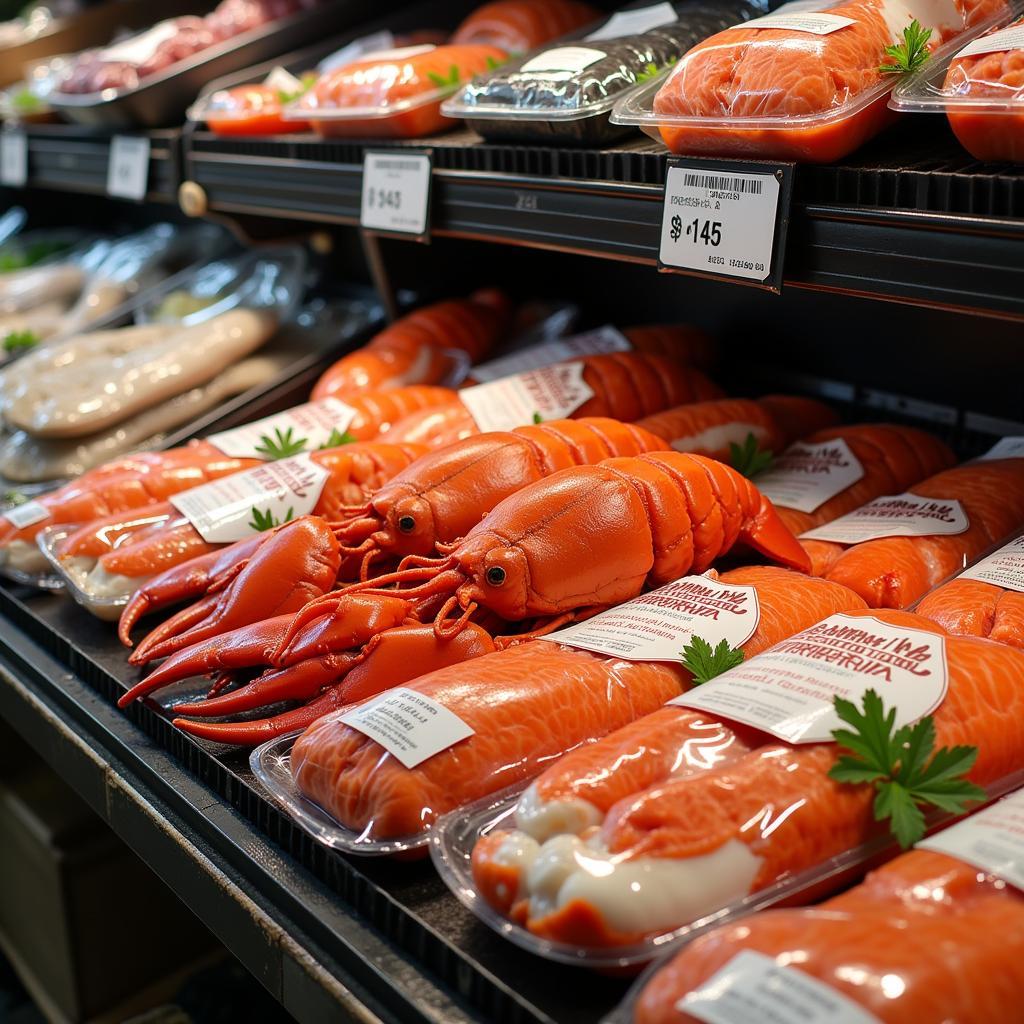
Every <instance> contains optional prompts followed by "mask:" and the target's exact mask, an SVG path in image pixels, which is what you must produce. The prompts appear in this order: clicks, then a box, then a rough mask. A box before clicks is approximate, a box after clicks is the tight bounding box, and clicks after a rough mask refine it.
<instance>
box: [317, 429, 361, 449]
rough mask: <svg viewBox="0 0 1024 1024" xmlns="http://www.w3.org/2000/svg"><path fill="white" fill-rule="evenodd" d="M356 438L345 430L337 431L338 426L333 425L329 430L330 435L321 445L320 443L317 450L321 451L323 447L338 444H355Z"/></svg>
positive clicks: (334, 446)
mask: <svg viewBox="0 0 1024 1024" xmlns="http://www.w3.org/2000/svg"><path fill="white" fill-rule="evenodd" d="M358 440H359V438H357V437H355V436H353V435H352V434H350V433H349V432H348V431H347V430H346V431H345V433H343V434H342V433H340V432H339V430H338V428H337V427H335V428H334V429H333V430H332V431H331V436H330V437H329V438H327V440H326V441H324V443H323V444H322V445H320V448H319V451H323V450H324V449H325V448H337V447H338V446H339V445H343V444H355V443H356V441H358Z"/></svg>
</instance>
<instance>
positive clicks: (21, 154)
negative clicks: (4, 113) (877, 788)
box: [0, 132, 28, 188]
mask: <svg viewBox="0 0 1024 1024" xmlns="http://www.w3.org/2000/svg"><path fill="white" fill-rule="evenodd" d="M27 181H28V139H27V138H26V137H25V133H24V132H4V133H3V135H0V184H2V185H12V186H13V187H14V188H23V187H24V186H25V183H26V182H27Z"/></svg>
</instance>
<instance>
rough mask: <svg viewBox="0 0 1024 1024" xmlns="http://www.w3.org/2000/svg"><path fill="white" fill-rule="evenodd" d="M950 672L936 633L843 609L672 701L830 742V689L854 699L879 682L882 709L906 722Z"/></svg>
mask: <svg viewBox="0 0 1024 1024" xmlns="http://www.w3.org/2000/svg"><path fill="white" fill-rule="evenodd" d="M947 675H948V673H947V670H946V646H945V643H944V641H943V639H942V637H941V636H939V635H937V634H935V633H929V632H927V631H925V630H922V629H912V628H910V627H908V626H892V625H890V624H889V623H886V622H882V621H881V620H880V619H876V618H874V616H853V615H844V614H841V613H840V614H837V615H830V616H829V617H828V618H827V619H825V620H823V621H822V622H819V623H817V624H816V625H814V626H811V627H810V628H809V629H805V630H804V631H803V632H802V633H797V635H796V636H793V637H790V638H789V639H788V640H783V641H782V642H781V643H778V644H776V645H775V646H774V647H772V648H770V649H769V650H767V651H765V652H764V653H763V654H759V655H757V657H755V658H751V659H750V660H749V661H746V662H744V663H743V664H742V665H739V666H737V667H736V668H733V669H730V670H729V671H728V672H724V673H723V674H722V675H720V676H716V677H715V678H714V679H712V680H710V681H709V682H706V683H703V684H702V685H700V686H698V687H695V688H694V689H693V690H690V692H689V693H684V694H682V695H680V696H679V697H674V698H673V699H672V700H670V701H669V703H670V704H679V705H680V706H682V707H686V708H696V709H698V710H700V711H710V712H712V713H713V714H717V715H723V716H724V717H726V718H732V719H735V720H736V721H739V722H744V723H745V724H747V725H752V726H753V727H754V728H755V729H762V730H763V731H764V732H768V733H771V734H772V735H773V736H777V737H778V738H779V739H781V740H786V741H787V742H789V743H827V742H828V741H829V740H831V739H832V730H833V729H838V728H839V727H840V726H841V724H842V723H841V722H840V720H839V718H838V716H837V715H836V713H835V709H834V707H833V699H834V698H835V697H843V698H845V699H846V700H849V701H853V703H854V704H856V705H857V706H858V707H859V706H860V704H861V699H862V697H863V696H864V693H865V691H867V690H872V689H873V690H876V691H877V692H878V693H879V694H880V695H881V698H882V702H883V703H884V704H885V707H886V708H887V709H889V708H895V710H896V724H897V725H908V724H909V723H911V722H916V721H917V720H918V719H919V718H921V717H922V716H924V715H927V714H930V713H931V712H932V711H934V710H935V708H937V707H938V706H939V704H941V703H942V698H943V697H944V696H945V695H946V685H947Z"/></svg>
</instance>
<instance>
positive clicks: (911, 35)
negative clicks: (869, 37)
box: [878, 18, 932, 75]
mask: <svg viewBox="0 0 1024 1024" xmlns="http://www.w3.org/2000/svg"><path fill="white" fill-rule="evenodd" d="M931 37H932V30H931V29H930V28H924V27H923V26H922V25H921V23H920V22H919V21H918V20H917V18H915V19H914V20H913V21H912V22H911V23H910V24H909V25H908V26H907V27H906V28H905V29H904V30H903V42H901V43H894V44H893V45H892V46H887V47H886V48H885V59H884V60H883V61H882V63H881V64H879V65H878V70H879V71H881V72H882V74H883V75H905V74H907V73H908V72H910V71H916V70H917V69H918V68H919V67H920V66H921V65H922V64H923V63H924V62H925V61H926V60H927V59H928V40H929V39H931Z"/></svg>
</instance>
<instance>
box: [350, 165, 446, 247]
mask: <svg viewBox="0 0 1024 1024" xmlns="http://www.w3.org/2000/svg"><path fill="white" fill-rule="evenodd" d="M430 182H431V173H430V156H429V154H427V153H415V152H413V153H410V152H407V151H405V150H392V151H389V152H370V153H367V154H366V156H365V157H364V158H363V194H362V210H361V213H360V217H359V222H360V224H361V225H362V226H363V227H364V228H371V229H372V230H374V231H386V232H396V233H398V234H403V235H416V236H418V237H421V238H422V237H423V236H425V235H426V234H427V231H428V225H429V223H430Z"/></svg>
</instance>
